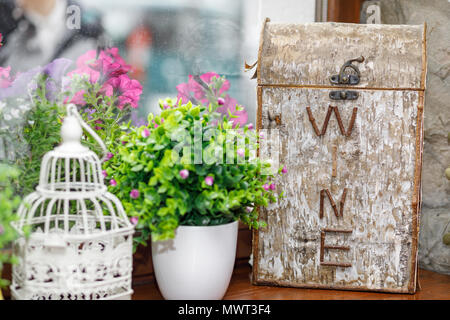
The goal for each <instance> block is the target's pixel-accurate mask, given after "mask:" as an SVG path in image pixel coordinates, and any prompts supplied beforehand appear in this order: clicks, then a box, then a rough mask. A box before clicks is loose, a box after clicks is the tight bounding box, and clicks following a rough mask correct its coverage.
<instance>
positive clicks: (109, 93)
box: [0, 48, 142, 195]
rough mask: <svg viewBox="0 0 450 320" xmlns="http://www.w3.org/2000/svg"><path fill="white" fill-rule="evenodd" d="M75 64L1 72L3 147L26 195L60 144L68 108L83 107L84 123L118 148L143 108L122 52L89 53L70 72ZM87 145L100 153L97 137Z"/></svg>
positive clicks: (63, 61) (66, 62) (58, 61)
mask: <svg viewBox="0 0 450 320" xmlns="http://www.w3.org/2000/svg"><path fill="white" fill-rule="evenodd" d="M71 64H72V61H70V60H67V59H56V60H54V61H53V62H51V63H50V64H48V65H47V66H45V67H36V68H33V69H32V70H29V71H27V72H25V73H21V74H17V75H15V76H12V75H11V74H10V70H11V69H10V68H0V138H1V140H0V143H2V145H1V147H2V150H3V151H5V154H4V155H3V158H4V160H8V161H9V162H12V163H14V164H16V165H17V166H18V167H19V168H20V171H21V176H20V178H19V179H18V181H17V183H16V189H17V191H18V192H20V194H22V195H23V194H27V193H29V192H31V191H32V190H33V189H34V188H35V186H36V184H37V182H38V179H39V166H40V162H41V160H42V156H43V155H44V154H45V153H46V152H48V151H50V150H51V149H53V148H54V147H55V146H56V144H57V143H59V141H60V127H61V121H62V118H63V117H64V115H65V108H64V104H66V103H69V102H71V103H75V104H77V105H78V107H79V109H80V111H81V114H82V115H83V117H84V118H85V119H84V120H85V121H86V122H88V124H90V125H91V126H92V127H94V128H95V129H96V130H97V133H98V134H99V136H100V137H101V138H102V140H103V141H105V143H106V144H107V146H108V148H112V149H113V148H114V146H115V143H116V142H117V141H118V138H119V136H118V133H120V134H121V131H120V126H121V123H122V122H124V121H126V120H127V117H129V116H130V111H131V110H132V109H133V108H137V106H138V101H139V97H140V94H141V92H142V86H141V85H140V83H139V82H137V81H136V80H133V79H131V78H130V77H129V72H130V70H131V66H129V65H127V64H126V63H125V61H124V60H123V59H122V58H121V57H120V55H119V54H118V49H117V48H111V49H107V50H103V51H100V52H99V54H98V55H97V53H96V51H95V50H91V51H88V52H87V53H86V54H84V55H82V56H81V57H80V58H79V59H78V60H77V64H76V69H75V70H73V71H71V72H69V73H67V70H68V68H69V67H70V66H71ZM83 143H84V144H86V145H88V146H89V147H90V148H93V149H94V150H96V151H99V152H100V150H99V149H98V148H99V146H98V145H97V144H96V143H95V141H94V140H93V138H91V137H89V136H86V137H84V141H83Z"/></svg>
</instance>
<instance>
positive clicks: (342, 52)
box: [253, 19, 426, 293]
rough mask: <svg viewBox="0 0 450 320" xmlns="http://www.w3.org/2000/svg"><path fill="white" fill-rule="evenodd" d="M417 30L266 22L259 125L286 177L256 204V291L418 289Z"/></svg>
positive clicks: (421, 67) (421, 52) (420, 63)
mask: <svg viewBox="0 0 450 320" xmlns="http://www.w3.org/2000/svg"><path fill="white" fill-rule="evenodd" d="M425 29H426V26H425V25H424V26H394V25H358V24H339V23H311V24H275V23H271V22H270V21H269V20H268V19H267V20H266V22H265V24H264V27H263V30H262V33H261V40H260V49H259V57H258V65H257V78H258V116H257V117H258V119H257V127H258V128H259V129H269V130H268V134H267V137H266V140H267V142H268V144H273V145H274V147H275V144H278V143H279V144H280V145H279V147H277V148H279V149H280V154H279V161H280V164H283V165H286V166H287V168H288V170H289V172H288V174H286V175H284V176H282V177H280V178H278V179H279V180H278V181H276V183H277V185H278V186H279V187H280V188H281V189H283V190H285V196H286V198H285V199H283V200H281V201H280V202H279V203H277V204H275V205H271V206H270V207H269V208H267V209H263V208H261V209H260V219H262V220H264V221H266V222H267V223H268V227H267V228H263V229H260V230H258V231H255V232H254V234H253V255H254V262H253V283H254V284H272V285H280V286H293V287H306V288H330V289H347V290H370V291H382V292H399V293H400V292H403V293H406V292H408V293H413V292H415V290H416V282H417V243H418V229H419V212H420V207H421V185H420V184H421V182H420V181H421V164H422V148H423V105H424V91H425V76H426V50H425V48H426V43H425V42H426V40H425ZM273 118H275V119H278V121H276V122H275V124H274V121H272V119H273ZM273 130H278V135H279V142H278V141H276V140H275V139H272V138H271V137H272V135H271V134H270V132H271V131H273ZM274 136H276V135H274ZM277 148H272V149H273V150H276V149H277ZM268 150H271V148H268Z"/></svg>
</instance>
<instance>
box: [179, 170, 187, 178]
mask: <svg viewBox="0 0 450 320" xmlns="http://www.w3.org/2000/svg"><path fill="white" fill-rule="evenodd" d="M180 177H181V179H187V177H189V170H186V169H183V170H180Z"/></svg>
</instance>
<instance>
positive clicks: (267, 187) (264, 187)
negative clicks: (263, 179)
mask: <svg viewBox="0 0 450 320" xmlns="http://www.w3.org/2000/svg"><path fill="white" fill-rule="evenodd" d="M263 189H264V190H266V191H268V190H269V185H268V184H267V183H266V184H264V185H263Z"/></svg>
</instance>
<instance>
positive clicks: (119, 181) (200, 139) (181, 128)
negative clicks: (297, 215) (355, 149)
mask: <svg viewBox="0 0 450 320" xmlns="http://www.w3.org/2000/svg"><path fill="white" fill-rule="evenodd" d="M183 102H184V101H182V99H178V103H177V104H176V103H174V101H173V100H171V99H168V100H166V101H160V108H161V110H162V111H161V114H160V115H158V116H154V115H153V114H150V115H149V116H148V125H147V126H141V127H129V128H128V130H129V132H127V133H124V134H123V135H122V137H121V141H122V144H121V145H120V146H119V147H118V148H117V153H116V154H114V155H111V157H110V158H109V160H108V161H107V162H106V170H105V172H104V175H105V176H106V177H107V179H108V180H109V189H110V191H111V192H113V193H115V194H116V195H117V196H118V197H119V198H120V199H121V201H122V203H123V205H124V207H125V210H126V212H127V213H128V214H129V215H130V216H132V222H133V223H135V224H136V229H137V230H138V231H140V233H139V235H138V236H137V237H136V238H135V240H136V241H137V243H141V244H144V245H145V244H146V240H147V239H148V237H149V235H150V234H151V235H152V238H153V240H165V239H169V238H173V237H174V235H175V229H176V228H177V227H178V226H179V225H193V226H208V225H219V224H225V223H229V222H232V221H235V220H241V221H243V222H244V223H246V224H248V225H249V226H250V227H253V228H259V227H261V226H264V225H265V223H264V222H262V221H258V214H257V210H255V208H256V207H258V206H267V205H268V204H269V202H275V201H276V200H277V193H276V186H275V184H274V183H271V182H270V180H271V179H273V178H274V173H269V174H267V175H264V174H263V171H264V169H267V168H270V164H269V163H267V162H263V161H261V160H260V159H259V158H257V157H256V149H257V148H258V144H259V142H258V141H257V137H256V133H255V131H254V130H251V128H249V125H246V126H244V127H243V128H240V126H239V124H237V125H235V124H234V123H233V121H231V120H229V119H228V117H223V119H222V121H221V122H219V123H216V122H213V121H212V118H211V115H213V113H214V112H216V110H217V108H218V107H220V105H219V104H218V103H217V102H216V103H211V101H210V104H209V108H207V107H205V106H203V105H197V106H195V105H193V104H192V102H191V101H189V102H187V103H185V104H183ZM230 116H231V118H232V119H234V118H233V115H232V114H231V115H230ZM233 127H234V128H233ZM236 140H237V141H238V143H237V144H235V143H234V141H236ZM225 151H226V152H225ZM281 172H286V169H284V168H282V169H280V170H278V173H281Z"/></svg>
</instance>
